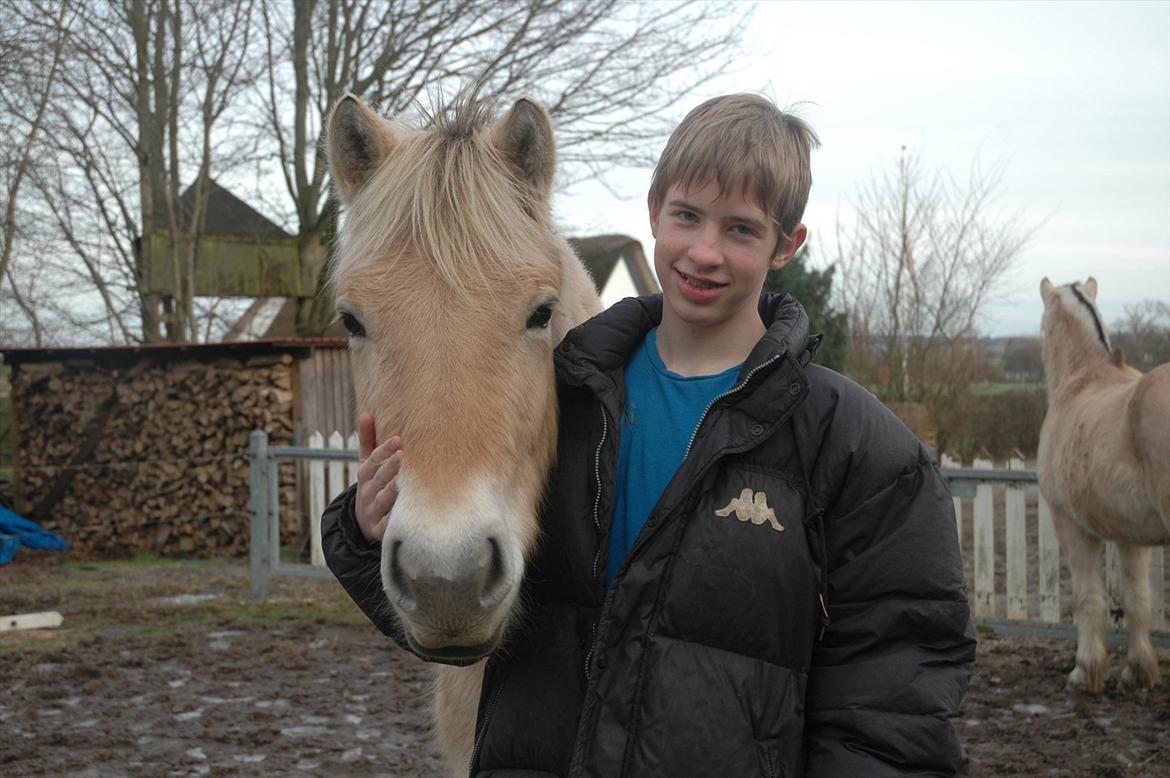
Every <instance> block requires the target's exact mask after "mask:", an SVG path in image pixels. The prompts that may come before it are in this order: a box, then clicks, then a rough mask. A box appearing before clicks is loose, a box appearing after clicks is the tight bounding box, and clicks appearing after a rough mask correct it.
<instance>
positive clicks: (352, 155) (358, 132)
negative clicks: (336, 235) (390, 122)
mask: <svg viewBox="0 0 1170 778" xmlns="http://www.w3.org/2000/svg"><path fill="white" fill-rule="evenodd" d="M394 142H395V141H394V133H393V132H391V130H390V127H389V126H387V124H386V122H385V121H383V120H382V117H380V116H378V114H376V113H374V112H373V111H372V110H370V108H369V107H368V106H367V105H366V104H365V103H363V102H362V101H361V100H359V99H358V98H357V97H355V96H354V95H352V94H349V95H346V96H345V97H343V98H341V102H339V103H338V104H337V107H335V108H334V109H333V113H332V114H330V116H329V175H330V176H332V177H333V181H334V183H335V184H336V185H337V192H338V194H340V195H341V199H342V201H343V202H345V203H350V202H352V201H353V198H354V197H356V196H357V193H358V192H360V191H361V189H362V187H363V186H365V185H366V182H367V181H368V180H369V179H370V176H371V175H372V174H373V172H374V171H375V170H377V169H378V166H379V165H381V164H382V161H383V160H384V159H386V157H387V155H388V154H389V153H390V151H391V150H392V149H393V148H394Z"/></svg>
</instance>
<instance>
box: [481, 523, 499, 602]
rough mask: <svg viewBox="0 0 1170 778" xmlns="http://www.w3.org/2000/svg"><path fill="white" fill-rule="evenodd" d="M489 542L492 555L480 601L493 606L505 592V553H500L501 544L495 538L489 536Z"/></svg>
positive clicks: (489, 559)
mask: <svg viewBox="0 0 1170 778" xmlns="http://www.w3.org/2000/svg"><path fill="white" fill-rule="evenodd" d="M487 542H488V549H489V553H490V556H489V558H488V566H487V575H485V576H484V581H483V590H482V591H481V592H480V595H479V601H480V603H481V604H483V605H484V607H491V606H492V605H495V604H496V602H498V601H499V599H500V597H501V596H502V595H503V592H504V588H505V587H504V555H503V554H501V553H500V544H499V543H497V542H496V539H495V538H488V541H487Z"/></svg>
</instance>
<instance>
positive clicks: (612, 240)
mask: <svg viewBox="0 0 1170 778" xmlns="http://www.w3.org/2000/svg"><path fill="white" fill-rule="evenodd" d="M569 245H570V246H572V247H573V251H575V252H577V256H578V257H580V258H581V262H582V263H583V264H584V265H585V269H586V270H588V271H589V275H590V277H591V278H593V283H594V285H595V286H596V287H597V291H598V292H599V293H600V292H601V290H603V289H604V288H605V284H606V282H607V281H609V277H610V276H611V275H612V274H613V269H614V268H615V267H617V263H618V261H619V260H620V261H622V262H624V263H625V265H626V269H627V270H629V272H630V277H631V278H632V279H633V281H634V288H635V289H637V291H638V294H651V293H653V292H657V291H658V284H657V282H655V280H654V274H653V272H652V271H651V269H650V266H649V265H648V264H646V255H645V253H644V252H643V251H642V244H641V243H640V242H639V241H638V240H637V239H635V238H631V237H630V236H629V235H595V236H592V237H588V238H569Z"/></svg>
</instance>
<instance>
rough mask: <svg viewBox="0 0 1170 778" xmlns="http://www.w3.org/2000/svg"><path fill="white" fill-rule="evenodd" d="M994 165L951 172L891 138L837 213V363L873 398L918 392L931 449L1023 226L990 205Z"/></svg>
mask: <svg viewBox="0 0 1170 778" xmlns="http://www.w3.org/2000/svg"><path fill="white" fill-rule="evenodd" d="M1001 172H1002V171H1001V170H1000V169H998V168H995V169H991V170H985V169H984V168H982V167H981V166H980V165H979V163H978V161H976V162H975V163H973V164H972V166H971V169H970V171H969V176H968V179H967V181H966V182H960V181H958V180H956V179H955V178H954V177H953V176H951V175H948V174H946V173H943V172H941V171H929V170H927V169H925V167H924V165H923V163H922V161H921V160H920V159H919V158H917V157H914V156H912V155H909V154H907V153H906V149H905V147H903V149H902V155H901V158H900V159H899V160H898V162H897V165H896V166H895V167H894V168H893V169H892V170H888V171H886V172H884V173H880V174H878V175H877V176H875V177H874V178H872V179H871V180H870V181H869V182H868V183H866V184H865V185H863V186H862V187H861V189H860V190H859V192H858V195H857V199H856V201H855V202H854V203H853V205H854V209H855V213H856V218H855V220H854V222H853V223H851V224H848V225H846V224H842V223H841V221H840V220H839V221H838V225H837V263H838V267H839V268H840V269H841V273H840V279H841V283H840V285H839V286H838V287H837V289H838V291H839V294H840V298H839V300H840V305H841V307H842V308H843V309H844V310H845V311H846V312H847V314H848V316H849V323H850V329H851V332H850V352H849V358H848V371H849V372H850V374H851V375H853V376H854V377H855V378H856V379H858V380H859V381H861V382H863V383H866V384H868V385H869V386H871V387H872V388H873V389H874V391H875V392H876V393H877V394H878V395H879V397H881V398H882V399H885V400H891V401H899V402H906V401H910V402H921V403H924V404H925V405H926V407H927V409H928V410H929V412H930V414H931V416H932V420H933V422H934V425H935V429H936V432H937V435H938V439H937V441H936V442H937V444H938V446H939V449H940V450H943V449H944V447H945V445H946V438H947V433H948V429H947V426H948V425H947V422H948V419H949V418H950V417H951V416H952V415H953V413H954V411H955V407H956V405H957V404H958V402H959V400H960V398H961V397H962V396H963V394H964V393H965V391H966V389H967V387H968V385H969V384H970V383H971V381H972V380H973V378H974V377H975V369H976V367H977V365H978V359H977V351H978V342H977V340H976V335H977V327H978V325H979V322H980V316H981V314H983V313H984V310H985V307H986V305H987V303H988V301H989V300H990V299H991V298H992V296H993V295H994V294H995V292H996V291H997V289H998V288H999V286H1000V284H1001V283H1002V282H1003V281H1004V279H1005V277H1006V275H1007V273H1008V271H1009V270H1010V269H1011V268H1012V266H1013V264H1014V263H1015V262H1016V260H1017V259H1018V258H1019V255H1020V252H1021V250H1022V249H1023V248H1024V246H1025V245H1026V244H1027V242H1028V240H1029V239H1030V237H1031V235H1032V233H1033V229H1034V228H1032V227H1029V226H1027V225H1025V224H1024V223H1023V221H1022V218H1021V217H1020V216H1019V215H1018V214H1016V215H1007V216H1004V215H1001V214H1000V213H999V212H997V211H996V210H995V208H994V203H995V197H996V195H997V194H998V192H999V186H1000V183H1001Z"/></svg>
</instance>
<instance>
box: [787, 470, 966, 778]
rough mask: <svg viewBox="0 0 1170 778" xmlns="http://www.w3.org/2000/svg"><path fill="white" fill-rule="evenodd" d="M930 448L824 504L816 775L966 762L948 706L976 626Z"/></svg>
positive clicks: (809, 710)
mask: <svg viewBox="0 0 1170 778" xmlns="http://www.w3.org/2000/svg"><path fill="white" fill-rule="evenodd" d="M926 457H927V454H926V452H925V451H924V450H922V449H919V453H918V455H917V462H915V463H914V464H912V465H909V466H907V467H905V468H904V469H902V470H901V471H900V472H898V473H897V474H896V476H895V477H894V478H893V480H892V481H890V480H887V481H886V483H884V484H880V485H878V486H877V487H876V488H870V489H869V490H868V496H858V497H857V498H851V499H850V500H848V501H847V504H843V505H840V506H838V507H837V508H836V509H835V510H831V511H830V512H829V513H827V514H826V516H825V533H826V540H827V543H828V549H827V550H828V559H829V570H830V573H829V588H828V591H829V613H830V616H831V618H832V623H831V624H830V625H829V627H828V628H827V629H826V630H825V633H824V635H823V638H822V639H821V641H820V642H819V643H818V645H817V648H816V651H815V654H814V658H813V666H812V668H811V669H810V674H809V687H808V697H807V700H806V722H805V723H806V730H805V737H806V740H805V742H806V749H807V751H806V753H807V757H808V775H809V776H826V777H828V776H843V775H851V776H852V775H857V776H861V775H864V776H873V777H875V778H878V777H880V776H908V775H914V776H951V775H966V773H967V765H966V757H965V755H964V753H963V749H962V746H961V745H960V743H959V740H958V737H957V735H956V734H955V731H954V728H953V727H952V725H951V722H950V720H949V717H950V716H951V715H952V714H954V713H955V711H956V709H957V708H958V706H959V703H960V701H961V700H962V697H963V693H964V691H965V690H966V687H967V682H968V680H969V678H970V674H971V671H972V668H973V666H974V661H975V632H974V625H973V623H972V620H971V613H970V609H969V608H968V604H967V598H966V592H965V587H964V583H963V576H962V563H961V560H960V556H959V548H958V541H957V537H956V533H955V523H954V512H953V508H952V503H951V499H950V494H949V493H948V491H947V488H946V485H945V483H944V481H943V479H942V477H941V475H940V474H939V473H938V471H937V470H936V469H935V467H934V466H933V465H932V464H931V463H930V461H929V460H928V459H927V458H926ZM903 461H905V460H903ZM861 480H863V481H864V478H862V479H861Z"/></svg>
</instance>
